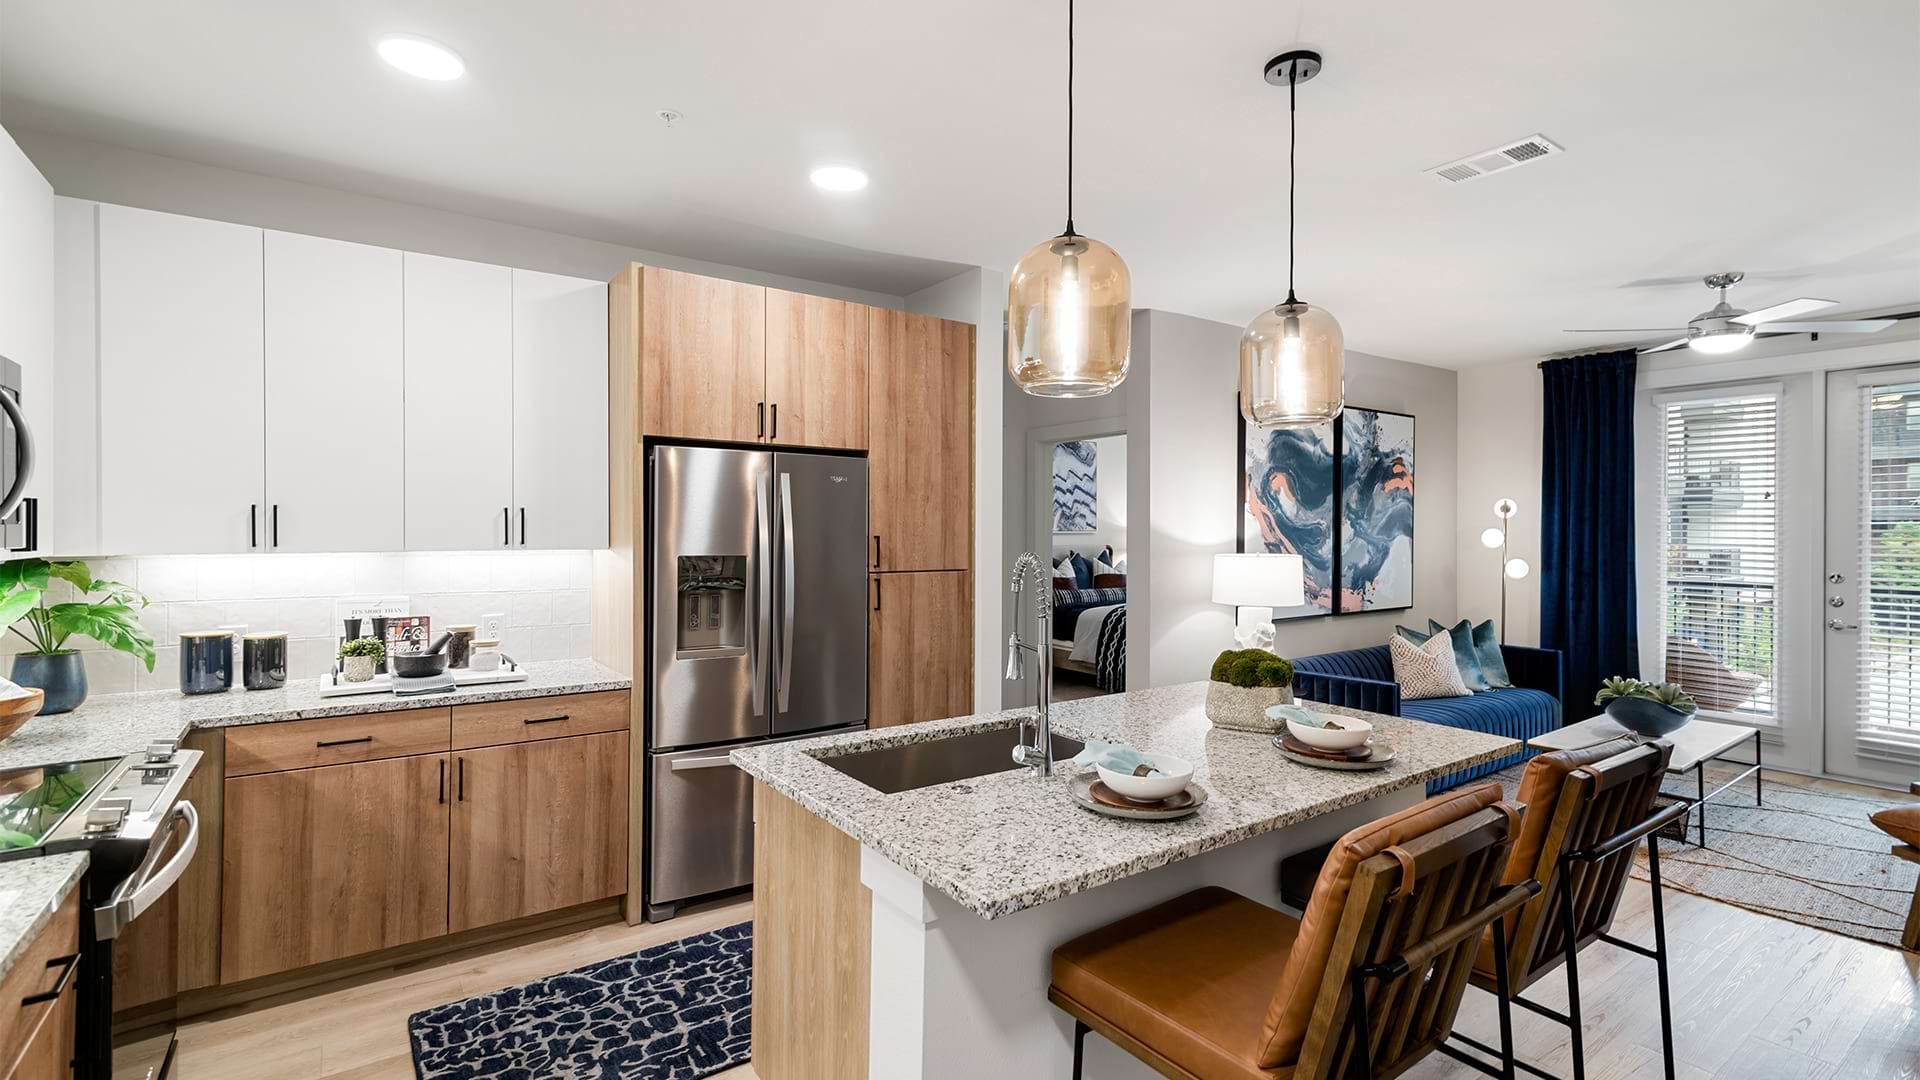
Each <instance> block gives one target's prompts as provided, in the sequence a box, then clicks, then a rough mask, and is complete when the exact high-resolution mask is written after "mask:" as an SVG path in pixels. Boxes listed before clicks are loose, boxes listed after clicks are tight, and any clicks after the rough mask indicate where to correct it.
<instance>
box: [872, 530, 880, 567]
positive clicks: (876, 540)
mask: <svg viewBox="0 0 1920 1080" xmlns="http://www.w3.org/2000/svg"><path fill="white" fill-rule="evenodd" d="M873 568H874V569H875V570H878V569H880V534H879V533H874V534H873Z"/></svg>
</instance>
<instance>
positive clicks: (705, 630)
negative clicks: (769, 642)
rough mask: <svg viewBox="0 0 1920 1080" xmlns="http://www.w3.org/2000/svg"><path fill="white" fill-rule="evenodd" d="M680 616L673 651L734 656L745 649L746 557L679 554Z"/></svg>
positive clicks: (694, 654) (684, 653)
mask: <svg viewBox="0 0 1920 1080" xmlns="http://www.w3.org/2000/svg"><path fill="white" fill-rule="evenodd" d="M678 562H679V570H680V574H679V588H680V615H679V618H678V620H676V621H677V622H678V624H679V634H678V637H677V642H678V644H677V648H676V650H675V651H676V652H678V653H679V654H681V655H682V656H687V657H689V658H691V657H692V656H698V655H702V654H705V655H722V656H724V655H737V654H739V653H742V652H745V651H746V648H747V557H746V556H745V555H682V556H680V557H679V560H678Z"/></svg>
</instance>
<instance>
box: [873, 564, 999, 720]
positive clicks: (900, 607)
mask: <svg viewBox="0 0 1920 1080" xmlns="http://www.w3.org/2000/svg"><path fill="white" fill-rule="evenodd" d="M972 579H973V575H972V574H970V573H968V572H966V571H964V570H948V571H938V572H933V573H918V574H872V575H869V577H868V580H867V589H868V594H867V724H868V726H870V727H889V726H891V725H894V724H911V723H914V722H916V721H920V720H938V719H941V718H943V717H948V716H964V715H966V714H967V713H970V712H972V711H973V632H972V627H973V585H972Z"/></svg>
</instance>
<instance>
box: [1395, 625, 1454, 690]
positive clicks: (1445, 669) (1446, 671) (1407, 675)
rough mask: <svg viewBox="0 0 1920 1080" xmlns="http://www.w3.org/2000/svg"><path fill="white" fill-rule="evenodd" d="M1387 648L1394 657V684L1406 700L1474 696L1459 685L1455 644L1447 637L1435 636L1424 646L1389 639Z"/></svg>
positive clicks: (1398, 639)
mask: <svg viewBox="0 0 1920 1080" xmlns="http://www.w3.org/2000/svg"><path fill="white" fill-rule="evenodd" d="M1387 648H1388V650H1389V651H1390V652H1391V653H1392V654H1393V681H1394V682H1397V683H1399V684H1400V696H1401V697H1403V698H1405V699H1406V700H1408V701H1413V700H1416V699H1418V698H1441V697H1467V696H1469V695H1471V694H1472V693H1473V692H1472V691H1471V690H1468V689H1467V687H1466V684H1465V683H1463V682H1461V681H1460V668H1459V667H1458V666H1457V665H1456V664H1455V663H1454V660H1453V641H1452V639H1451V638H1449V637H1448V636H1447V635H1446V634H1435V635H1434V636H1433V637H1431V638H1429V639H1427V643H1426V644H1425V645H1415V644H1414V643H1413V642H1411V641H1408V640H1407V639H1406V638H1403V637H1400V636H1398V635H1396V636H1394V637H1391V638H1388V639H1387Z"/></svg>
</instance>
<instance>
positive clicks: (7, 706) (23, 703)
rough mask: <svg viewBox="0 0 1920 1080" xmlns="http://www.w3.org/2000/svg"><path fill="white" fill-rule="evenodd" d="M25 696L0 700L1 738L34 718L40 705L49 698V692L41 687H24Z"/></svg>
mask: <svg viewBox="0 0 1920 1080" xmlns="http://www.w3.org/2000/svg"><path fill="white" fill-rule="evenodd" d="M22 689H24V690H26V692H27V694H26V696H25V697H17V698H9V699H7V700H6V701H0V739H5V738H6V737H7V736H9V735H11V734H13V733H14V732H16V731H19V730H20V725H21V724H24V723H26V722H27V721H29V720H31V719H33V718H34V716H35V715H36V714H37V713H39V711H40V706H41V705H42V704H43V703H45V701H46V700H47V692H46V691H45V690H42V689H40V688H39V687H22Z"/></svg>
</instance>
